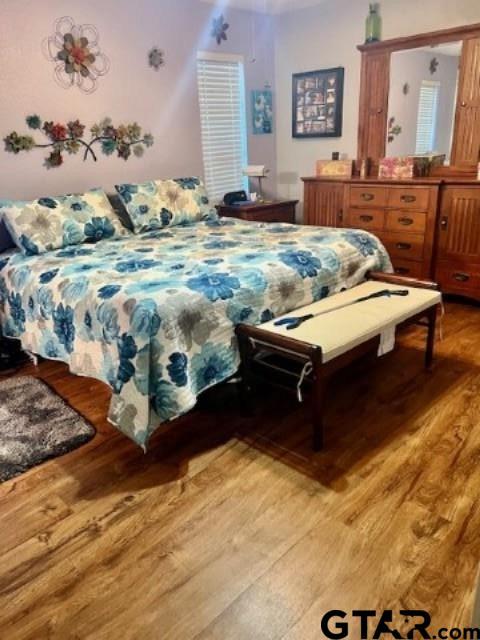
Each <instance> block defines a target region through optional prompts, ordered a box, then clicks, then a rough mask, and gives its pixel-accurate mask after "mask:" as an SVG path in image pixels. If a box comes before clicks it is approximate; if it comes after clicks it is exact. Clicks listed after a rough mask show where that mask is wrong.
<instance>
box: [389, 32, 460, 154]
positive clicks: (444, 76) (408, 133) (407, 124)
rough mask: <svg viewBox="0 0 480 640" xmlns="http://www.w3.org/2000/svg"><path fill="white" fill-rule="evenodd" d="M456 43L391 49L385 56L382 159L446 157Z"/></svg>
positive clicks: (451, 125) (451, 123)
mask: <svg viewBox="0 0 480 640" xmlns="http://www.w3.org/2000/svg"><path fill="white" fill-rule="evenodd" d="M461 55H462V43H461V42H449V43H446V44H442V45H436V46H434V47H428V46H427V47H420V48H418V49H407V50H404V51H394V52H393V53H392V55H391V58H390V88H389V101H388V119H387V120H388V126H387V140H386V155H387V156H411V155H424V154H429V155H436V156H443V157H444V158H445V159H444V164H445V165H449V164H450V159H451V149H452V139H453V131H454V124H455V111H456V104H457V92H458V80H459V71H460V60H461Z"/></svg>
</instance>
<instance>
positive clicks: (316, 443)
mask: <svg viewBox="0 0 480 640" xmlns="http://www.w3.org/2000/svg"><path fill="white" fill-rule="evenodd" d="M324 405H325V379H324V378H323V376H321V375H320V374H319V373H318V372H316V373H315V384H314V386H313V393H312V424H313V450H314V451H315V453H317V452H319V451H321V450H322V449H323V445H324V426H325V425H324Z"/></svg>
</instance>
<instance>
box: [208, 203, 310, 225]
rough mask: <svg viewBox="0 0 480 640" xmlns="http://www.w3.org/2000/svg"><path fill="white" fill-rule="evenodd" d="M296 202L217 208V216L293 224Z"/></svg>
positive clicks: (222, 205) (219, 206)
mask: <svg viewBox="0 0 480 640" xmlns="http://www.w3.org/2000/svg"><path fill="white" fill-rule="evenodd" d="M297 204H298V200H272V201H270V202H262V203H259V202H252V203H251V204H246V205H241V206H227V205H224V204H220V205H218V206H217V211H218V215H219V216H226V217H227V218H240V220H250V221H254V222H291V223H292V224H293V223H295V209H296V206H297Z"/></svg>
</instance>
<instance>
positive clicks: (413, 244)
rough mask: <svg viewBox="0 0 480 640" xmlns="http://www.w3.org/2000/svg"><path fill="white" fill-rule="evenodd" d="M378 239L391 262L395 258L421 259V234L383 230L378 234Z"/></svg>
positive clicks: (423, 241)
mask: <svg viewBox="0 0 480 640" xmlns="http://www.w3.org/2000/svg"><path fill="white" fill-rule="evenodd" d="M380 239H381V240H382V241H383V243H384V244H385V246H386V248H387V251H388V253H389V254H390V257H391V258H392V261H393V262H395V259H397V258H399V259H400V260H423V249H424V244H425V239H424V237H423V236H422V235H418V234H416V233H390V232H385V233H382V234H381V235H380Z"/></svg>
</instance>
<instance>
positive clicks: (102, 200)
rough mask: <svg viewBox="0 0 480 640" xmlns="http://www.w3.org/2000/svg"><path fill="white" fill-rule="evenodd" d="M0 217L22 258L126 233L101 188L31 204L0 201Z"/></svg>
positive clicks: (35, 201) (43, 199)
mask: <svg viewBox="0 0 480 640" xmlns="http://www.w3.org/2000/svg"><path fill="white" fill-rule="evenodd" d="M0 216H3V219H4V221H5V224H6V226H7V229H8V230H9V232H10V234H11V236H12V239H13V241H14V242H15V244H16V245H17V247H19V248H20V249H21V250H22V251H23V253H24V254H26V255H37V254H39V253H46V252H47V251H53V250H55V249H61V248H63V247H67V246H70V245H74V244H82V243H84V242H98V241H99V240H103V239H106V238H115V237H120V236H125V235H128V234H129V231H128V230H127V229H125V228H124V227H123V225H122V224H121V222H120V220H119V219H118V216H117V215H116V214H115V211H114V210H113V208H112V206H111V204H110V202H109V201H108V198H107V196H106V194H105V192H104V191H103V190H102V189H92V190H91V191H87V192H86V193H84V194H82V195H68V196H59V197H56V198H39V199H38V200H33V201H31V202H24V201H18V200H17V201H15V200H0Z"/></svg>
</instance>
